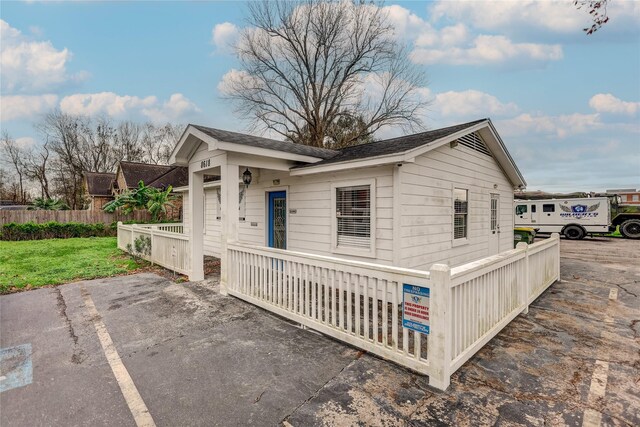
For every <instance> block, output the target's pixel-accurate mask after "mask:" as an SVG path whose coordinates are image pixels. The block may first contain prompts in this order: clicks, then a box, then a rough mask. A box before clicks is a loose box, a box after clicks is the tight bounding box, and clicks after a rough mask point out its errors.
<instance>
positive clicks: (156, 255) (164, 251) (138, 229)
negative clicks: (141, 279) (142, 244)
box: [118, 222, 191, 274]
mask: <svg viewBox="0 0 640 427" xmlns="http://www.w3.org/2000/svg"><path fill="white" fill-rule="evenodd" d="M183 230H184V227H183V224H130V225H124V224H122V223H121V222H119V223H118V248H119V249H121V250H123V251H125V252H130V253H133V252H134V251H135V241H136V239H138V238H140V237H148V238H149V241H150V243H151V251H150V253H148V254H144V253H141V254H137V255H139V256H141V257H142V258H144V259H146V260H147V261H150V262H152V263H154V264H158V265H161V266H163V267H165V268H168V269H169V270H173V271H176V272H178V273H181V274H189V270H190V267H191V263H190V257H189V236H188V235H186V234H182V232H183Z"/></svg>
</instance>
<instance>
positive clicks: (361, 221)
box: [335, 185, 371, 249]
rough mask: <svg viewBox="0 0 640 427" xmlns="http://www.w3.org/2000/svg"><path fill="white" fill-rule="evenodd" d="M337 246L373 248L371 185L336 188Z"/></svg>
mask: <svg viewBox="0 0 640 427" xmlns="http://www.w3.org/2000/svg"><path fill="white" fill-rule="evenodd" d="M335 190H336V219H337V230H336V233H337V246H338V247H340V248H345V247H347V248H360V249H370V248H371V185H358V186H353V187H336V189H335Z"/></svg>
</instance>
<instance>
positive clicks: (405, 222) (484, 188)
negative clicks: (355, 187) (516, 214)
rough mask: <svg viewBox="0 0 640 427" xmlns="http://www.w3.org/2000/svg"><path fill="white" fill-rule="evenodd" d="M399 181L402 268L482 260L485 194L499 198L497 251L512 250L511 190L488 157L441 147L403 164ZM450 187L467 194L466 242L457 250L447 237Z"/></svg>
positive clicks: (486, 231)
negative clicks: (498, 249)
mask: <svg viewBox="0 0 640 427" xmlns="http://www.w3.org/2000/svg"><path fill="white" fill-rule="evenodd" d="M400 180H401V184H400V193H401V196H400V198H401V204H402V209H401V212H402V218H401V220H400V223H401V226H400V228H401V230H400V236H399V238H400V239H401V242H400V245H399V246H400V248H401V249H400V250H401V257H400V259H401V266H402V267H407V268H419V269H429V268H430V267H431V265H433V264H434V263H447V264H449V265H451V266H455V265H459V264H463V263H465V262H469V261H472V260H476V259H479V258H482V257H486V256H488V255H489V245H488V238H489V232H490V230H489V227H490V216H489V215H490V210H489V209H490V197H491V196H490V195H491V193H496V194H499V195H500V214H499V215H500V229H501V234H500V251H501V252H502V251H505V250H509V249H511V248H513V187H512V185H511V183H510V182H509V181H508V179H507V178H506V176H505V175H504V173H503V172H502V170H501V169H500V166H499V165H498V164H497V163H496V161H495V160H494V159H493V158H491V157H489V156H486V155H484V154H482V153H479V152H476V151H474V150H471V149H469V148H467V147H464V146H462V145H458V146H457V147H455V148H450V147H449V145H445V146H442V147H440V148H438V149H436V150H433V151H429V152H427V153H426V154H424V155H422V156H419V157H417V158H416V161H415V163H409V164H405V165H403V166H402V167H401V168H400ZM496 184H497V187H498V188H497V189H494V185H496ZM454 187H458V188H465V189H468V190H469V192H468V197H469V211H468V212H469V215H468V242H467V243H466V244H462V245H459V246H454V244H453V233H452V229H453V201H452V195H453V194H452V193H453V188H454Z"/></svg>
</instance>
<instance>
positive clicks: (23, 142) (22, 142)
mask: <svg viewBox="0 0 640 427" xmlns="http://www.w3.org/2000/svg"><path fill="white" fill-rule="evenodd" d="M16 144H17V145H18V147H20V148H31V147H33V146H35V145H36V140H35V138H32V137H30V136H23V137H22V138H16Z"/></svg>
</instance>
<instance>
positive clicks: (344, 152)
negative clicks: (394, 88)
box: [295, 119, 488, 169]
mask: <svg viewBox="0 0 640 427" xmlns="http://www.w3.org/2000/svg"><path fill="white" fill-rule="evenodd" d="M486 120H488V119H481V120H475V121H473V122H469V123H463V124H459V125H455V126H449V127H446V128H441V129H434V130H430V131H427V132H421V133H416V134H413V135H406V136H400V137H397V138H391V139H385V140H382V141H375V142H370V143H368V144H361V145H354V146H352V147H347V148H343V149H341V150H339V151H338V154H337V155H335V156H333V157H331V158H328V159H324V160H322V161H319V162H316V163H310V164H305V165H300V166H296V167H295V168H296V169H301V168H306V167H314V166H319V165H326V164H330V163H338V162H347V161H350V160H360V159H366V158H369V157H378V156H385V155H389V154H396V153H404V152H405V151H409V150H412V149H414V148H418V147H421V146H423V145H427V144H429V143H431V142H434V141H437V140H438V139H440V138H444V137H447V136H449V135H452V134H454V133H456V132H459V131H461V130H464V129H466V128H469V127H471V126H474V125H477V124H478V123H482V122H484V121H486Z"/></svg>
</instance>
